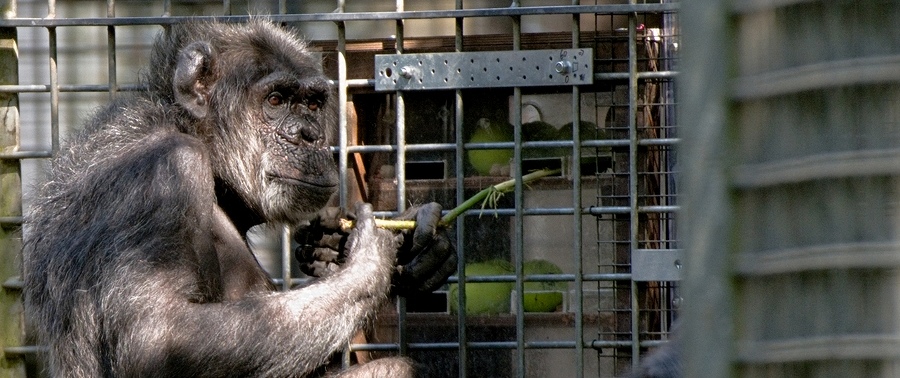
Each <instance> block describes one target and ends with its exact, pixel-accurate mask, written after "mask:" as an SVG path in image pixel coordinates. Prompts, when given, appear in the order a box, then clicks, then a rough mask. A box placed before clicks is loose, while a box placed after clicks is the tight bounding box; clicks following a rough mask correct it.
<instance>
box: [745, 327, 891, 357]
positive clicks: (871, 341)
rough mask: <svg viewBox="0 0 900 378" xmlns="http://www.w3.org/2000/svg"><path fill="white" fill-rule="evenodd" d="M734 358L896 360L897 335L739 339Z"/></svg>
mask: <svg viewBox="0 0 900 378" xmlns="http://www.w3.org/2000/svg"><path fill="white" fill-rule="evenodd" d="M736 357H737V361H738V362H742V363H746V364H766V363H785V362H799V361H821V360H846V359H853V360H862V359H865V360H887V359H890V360H896V359H897V358H900V336H897V335H892V334H856V335H852V334H851V335H823V336H811V337H797V338H791V339H784V340H773V341H739V342H738V345H737V356H736Z"/></svg>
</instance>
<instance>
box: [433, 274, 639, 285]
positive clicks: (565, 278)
mask: <svg viewBox="0 0 900 378" xmlns="http://www.w3.org/2000/svg"><path fill="white" fill-rule="evenodd" d="M526 277H530V278H532V279H530V281H560V282H573V281H575V275H574V274H540V275H528V276H526ZM538 278H540V279H538ZM630 279H631V274H630V273H593V274H584V275H582V276H581V280H582V281H586V282H601V281H628V280H630ZM515 280H516V276H515V275H496V276H471V277H470V276H466V282H514V281H515ZM447 282H448V283H457V282H459V276H450V277H449V278H448V279H447Z"/></svg>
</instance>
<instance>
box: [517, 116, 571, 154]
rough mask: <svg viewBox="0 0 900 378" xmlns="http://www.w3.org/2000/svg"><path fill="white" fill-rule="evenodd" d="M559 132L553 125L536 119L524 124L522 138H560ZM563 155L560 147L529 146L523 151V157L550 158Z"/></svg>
mask: <svg viewBox="0 0 900 378" xmlns="http://www.w3.org/2000/svg"><path fill="white" fill-rule="evenodd" d="M557 134H558V132H557V130H556V128H555V127H553V125H551V124H549V123H547V122H543V121H534V122H528V123H523V124H522V140H524V141H529V142H530V141H539V140H558V139H559V137H558V135H557ZM559 156H562V154H561V153H560V149H558V148H529V149H526V150H524V151H522V157H525V158H549V157H559Z"/></svg>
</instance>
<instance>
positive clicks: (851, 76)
mask: <svg viewBox="0 0 900 378" xmlns="http://www.w3.org/2000/svg"><path fill="white" fill-rule="evenodd" d="M898 80H900V55H888V56H873V57H865V58H854V59H844V60H837V61H829V62H820V63H814V64H808V65H804V66H800V67H791V68H785V69H782V70H777V71H773V72H766V73H762V74H758V75H751V76H741V77H738V78H737V80H735V85H734V86H732V94H733V96H734V98H735V99H737V100H752V99H757V98H764V97H772V96H779V95H785V94H790V93H798V92H803V91H810V90H815V89H825V88H835V87H844V86H856V85H864V84H878V83H889V82H897V81H898Z"/></svg>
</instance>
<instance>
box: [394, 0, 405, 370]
mask: <svg viewBox="0 0 900 378" xmlns="http://www.w3.org/2000/svg"><path fill="white" fill-rule="evenodd" d="M397 12H403V0H397ZM396 36H397V39H396V41H397V54H402V53H403V19H402V18H400V19H398V20H397V32H396ZM396 107H397V108H396V114H397V119H396V122H397V128H396V130H397V164H396V166H395V169H394V171H395V173H396V178H397V211H400V212H402V211H404V210H406V102H405V100H404V94H403V92H402V91H397V101H396ZM397 332H398V335H397V340H398V341H399V344H400V355H401V356H405V355H407V354H408V349H409V345H408V340H407V336H406V298H405V297H402V296H400V297H397Z"/></svg>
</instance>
